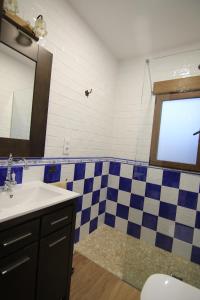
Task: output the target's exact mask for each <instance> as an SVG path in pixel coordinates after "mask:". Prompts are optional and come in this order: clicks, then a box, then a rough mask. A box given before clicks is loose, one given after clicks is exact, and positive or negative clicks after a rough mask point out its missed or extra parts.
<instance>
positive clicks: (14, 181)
mask: <svg viewBox="0 0 200 300" xmlns="http://www.w3.org/2000/svg"><path fill="white" fill-rule="evenodd" d="M11 178H12V183H13V184H16V183H17V182H16V180H15V179H16V174H15V172H14V171H13V172H12V175H11Z"/></svg>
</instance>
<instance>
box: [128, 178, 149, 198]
mask: <svg viewBox="0 0 200 300" xmlns="http://www.w3.org/2000/svg"><path fill="white" fill-rule="evenodd" d="M145 189H146V182H143V181H139V180H132V188H131V193H132V194H136V195H139V196H144V195H145Z"/></svg>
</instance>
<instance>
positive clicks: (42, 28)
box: [33, 15, 47, 38]
mask: <svg viewBox="0 0 200 300" xmlns="http://www.w3.org/2000/svg"><path fill="white" fill-rule="evenodd" d="M33 31H34V33H35V35H36V36H37V37H38V38H44V37H45V36H46V35H47V27H46V22H45V21H44V18H43V16H42V15H39V16H38V17H37V19H36V21H35V26H34V28H33Z"/></svg>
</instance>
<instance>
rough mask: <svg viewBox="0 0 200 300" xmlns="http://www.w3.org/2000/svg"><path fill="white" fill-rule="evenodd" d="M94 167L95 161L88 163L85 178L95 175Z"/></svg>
mask: <svg viewBox="0 0 200 300" xmlns="http://www.w3.org/2000/svg"><path fill="white" fill-rule="evenodd" d="M94 169H95V163H87V164H86V170H85V178H92V177H94Z"/></svg>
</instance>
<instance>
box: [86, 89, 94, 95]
mask: <svg viewBox="0 0 200 300" xmlns="http://www.w3.org/2000/svg"><path fill="white" fill-rule="evenodd" d="M92 92H93V89H90V90H86V91H85V96H86V97H89V95H90V94H92Z"/></svg>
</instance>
